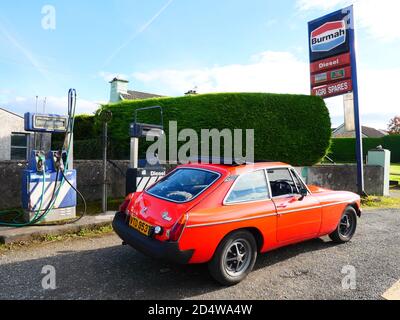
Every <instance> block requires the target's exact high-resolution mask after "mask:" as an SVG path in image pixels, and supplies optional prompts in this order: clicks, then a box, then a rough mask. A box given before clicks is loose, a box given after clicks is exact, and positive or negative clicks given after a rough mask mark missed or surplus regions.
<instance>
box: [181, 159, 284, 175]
mask: <svg viewBox="0 0 400 320" xmlns="http://www.w3.org/2000/svg"><path fill="white" fill-rule="evenodd" d="M181 167H186V168H187V167H190V168H196V169H205V170H211V171H217V172H219V173H225V174H231V175H240V174H243V173H246V172H251V171H255V170H260V169H269V168H276V167H285V168H288V167H291V166H290V165H288V164H287V163H284V162H255V163H245V164H242V165H234V164H233V165H227V164H212V163H189V164H186V165H181V166H179V167H178V168H181Z"/></svg>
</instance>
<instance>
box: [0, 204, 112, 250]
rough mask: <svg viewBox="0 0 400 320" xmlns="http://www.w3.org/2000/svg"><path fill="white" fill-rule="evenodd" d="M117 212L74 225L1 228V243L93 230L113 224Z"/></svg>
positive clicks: (100, 215) (82, 220)
mask: <svg viewBox="0 0 400 320" xmlns="http://www.w3.org/2000/svg"><path fill="white" fill-rule="evenodd" d="M114 215H115V212H111V211H110V212H107V213H106V214H99V215H95V216H84V217H83V218H82V219H81V220H79V221H78V222H76V223H73V224H67V225H59V226H31V227H24V228H8V227H0V243H2V244H10V243H15V242H22V241H30V240H34V239H37V238H39V237H40V236H46V235H51V236H59V235H63V234H67V233H76V232H79V231H80V230H82V229H91V228H96V227H101V226H104V225H108V224H110V223H111V222H112V219H113V218H114Z"/></svg>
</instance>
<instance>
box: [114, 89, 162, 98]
mask: <svg viewBox="0 0 400 320" xmlns="http://www.w3.org/2000/svg"><path fill="white" fill-rule="evenodd" d="M121 97H122V99H124V100H141V99H151V98H162V97H164V96H161V95H159V94H154V93H147V92H140V91H133V90H128V93H121Z"/></svg>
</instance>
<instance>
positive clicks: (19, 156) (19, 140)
mask: <svg viewBox="0 0 400 320" xmlns="http://www.w3.org/2000/svg"><path fill="white" fill-rule="evenodd" d="M27 153H28V135H27V134H26V133H14V132H13V133H12V134H11V160H26V158H27Z"/></svg>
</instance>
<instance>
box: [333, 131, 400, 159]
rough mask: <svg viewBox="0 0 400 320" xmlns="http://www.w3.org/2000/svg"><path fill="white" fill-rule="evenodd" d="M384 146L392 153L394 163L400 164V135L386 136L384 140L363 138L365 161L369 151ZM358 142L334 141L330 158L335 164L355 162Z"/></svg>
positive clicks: (346, 139) (348, 140)
mask: <svg viewBox="0 0 400 320" xmlns="http://www.w3.org/2000/svg"><path fill="white" fill-rule="evenodd" d="M379 145H381V146H383V147H384V148H385V149H388V150H390V151H391V153H392V159H391V160H392V162H393V163H399V162H400V135H393V136H385V137H383V138H363V153H364V159H365V158H366V155H367V153H368V151H369V150H371V149H374V148H376V147H377V146H379ZM355 149H356V140H355V139H354V138H339V139H333V140H332V146H331V149H330V155H329V156H330V157H331V158H332V160H334V161H335V162H355V161H356V156H355Z"/></svg>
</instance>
